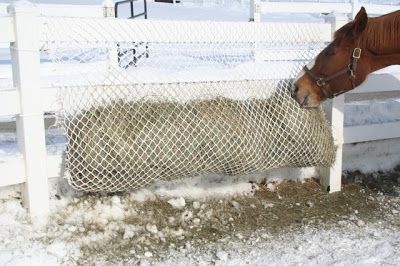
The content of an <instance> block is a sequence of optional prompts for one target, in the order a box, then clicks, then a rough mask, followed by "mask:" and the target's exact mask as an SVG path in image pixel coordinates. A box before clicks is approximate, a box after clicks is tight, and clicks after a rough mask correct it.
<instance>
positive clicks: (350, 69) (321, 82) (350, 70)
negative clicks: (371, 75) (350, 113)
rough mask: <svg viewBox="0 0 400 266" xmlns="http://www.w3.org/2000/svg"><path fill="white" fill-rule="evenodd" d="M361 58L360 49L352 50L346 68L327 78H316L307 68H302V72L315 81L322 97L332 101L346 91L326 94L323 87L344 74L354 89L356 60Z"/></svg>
mask: <svg viewBox="0 0 400 266" xmlns="http://www.w3.org/2000/svg"><path fill="white" fill-rule="evenodd" d="M360 56H361V48H359V47H356V48H354V50H353V54H352V56H351V61H350V63H349V64H348V65H347V67H346V68H344V69H342V70H340V71H339V72H337V73H335V74H333V75H331V76H328V77H321V76H318V75H317V74H315V73H313V72H312V71H311V70H310V69H309V68H308V67H307V66H304V67H303V70H304V71H305V72H306V73H307V74H308V75H309V76H310V77H311V78H312V79H313V80H314V81H315V83H316V84H317V86H318V88H319V89H320V91H321V93H322V95H324V96H325V97H326V98H329V99H332V98H334V97H336V96H338V95H340V94H342V93H345V92H346V91H345V90H343V91H340V92H338V93H331V94H329V93H327V91H326V89H325V85H326V83H327V82H329V81H331V80H333V79H335V78H337V77H340V76H342V75H344V74H348V75H349V79H350V81H351V86H352V89H354V88H355V87H356V85H355V81H356V74H355V72H356V70H357V64H358V59H360Z"/></svg>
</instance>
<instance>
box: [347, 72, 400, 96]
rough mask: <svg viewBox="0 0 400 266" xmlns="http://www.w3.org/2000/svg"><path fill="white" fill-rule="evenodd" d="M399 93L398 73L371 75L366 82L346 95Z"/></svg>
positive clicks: (399, 75)
mask: <svg viewBox="0 0 400 266" xmlns="http://www.w3.org/2000/svg"><path fill="white" fill-rule="evenodd" d="M384 91H400V73H397V74H389V73H384V74H371V75H369V76H368V77H367V80H366V81H365V82H364V83H363V84H361V85H360V86H358V87H357V88H356V89H354V90H352V91H349V92H347V94H359V93H371V92H384Z"/></svg>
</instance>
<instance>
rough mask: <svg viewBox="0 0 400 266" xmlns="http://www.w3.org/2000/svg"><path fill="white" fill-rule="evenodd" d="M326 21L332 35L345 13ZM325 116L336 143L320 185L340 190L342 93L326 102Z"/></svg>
mask: <svg viewBox="0 0 400 266" xmlns="http://www.w3.org/2000/svg"><path fill="white" fill-rule="evenodd" d="M325 20H326V22H329V23H331V25H332V36H333V34H334V33H335V31H336V30H337V29H339V28H340V27H342V26H343V25H344V24H346V23H347V22H348V17H347V16H346V15H337V14H329V15H327V16H326V19H325ZM327 107H328V108H326V116H327V119H328V120H329V121H330V122H331V124H332V134H333V138H334V142H335V145H336V158H335V162H334V164H333V166H332V167H331V168H329V169H328V168H326V169H323V170H322V173H321V185H322V187H323V188H324V189H325V190H326V191H328V192H336V191H340V190H341V186H342V154H343V142H344V141H343V121H344V94H342V95H339V96H337V97H336V98H333V99H332V100H331V101H330V102H328V103H327Z"/></svg>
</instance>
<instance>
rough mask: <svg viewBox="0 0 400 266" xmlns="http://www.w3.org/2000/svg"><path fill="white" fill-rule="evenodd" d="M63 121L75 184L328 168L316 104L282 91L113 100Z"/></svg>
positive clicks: (99, 187)
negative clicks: (300, 103) (240, 96)
mask: <svg viewBox="0 0 400 266" xmlns="http://www.w3.org/2000/svg"><path fill="white" fill-rule="evenodd" d="M177 86H178V87H179V86H181V87H184V86H185V84H181V85H177ZM178 89H179V88H178ZM65 127H66V132H67V138H68V152H67V169H68V171H69V182H70V184H71V185H72V186H73V187H74V188H76V189H78V190H83V191H109V192H114V191H123V190H129V189H132V188H139V187H142V186H144V185H147V184H149V183H151V182H153V181H155V180H159V179H164V180H171V179H176V178H181V177H185V176H197V175H201V174H207V173H216V174H221V175H230V176H232V175H243V174H250V173H254V172H259V171H264V170H267V169H271V168H276V167H285V166H292V167H305V166H324V167H328V166H330V165H331V164H332V163H333V160H334V155H335V147H334V145H333V139H332V136H331V132H330V127H329V125H328V123H327V122H326V121H325V118H324V115H323V113H322V111H321V110H319V109H315V110H303V109H300V108H298V107H297V104H296V103H294V102H293V99H292V98H291V97H290V96H289V93H288V92H287V91H285V90H279V91H278V93H277V94H276V95H274V96H272V97H269V98H267V99H247V100H233V99H229V98H224V97H216V98H213V99H209V100H193V101H189V102H184V103H182V102H173V101H168V100H145V99H142V100H132V101H130V100H122V99H119V100H113V101H110V102H108V103H106V104H104V105H103V106H93V107H91V108H88V109H87V110H86V111H82V112H80V113H78V114H76V115H74V116H72V117H68V118H66V121H65Z"/></svg>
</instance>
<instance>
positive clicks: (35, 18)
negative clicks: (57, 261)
mask: <svg viewBox="0 0 400 266" xmlns="http://www.w3.org/2000/svg"><path fill="white" fill-rule="evenodd" d="M8 13H9V14H10V15H12V16H13V18H14V31H15V40H16V41H15V42H13V43H11V47H10V49H11V62H12V71H13V82H14V87H16V89H17V90H18V92H19V100H20V106H21V110H20V114H19V115H18V116H17V136H18V146H19V149H20V152H21V153H22V154H23V156H24V163H25V176H26V183H25V186H24V188H23V201H24V204H25V205H26V206H27V207H28V208H29V212H30V215H31V218H32V222H35V223H36V222H43V221H46V218H47V215H48V212H49V187H48V180H47V173H46V144H45V129H44V118H43V111H42V102H41V98H42V96H41V91H40V76H39V74H40V54H39V34H40V21H39V12H38V10H37V8H36V7H35V6H34V5H33V4H32V3H30V2H28V1H25V0H22V1H16V2H13V3H12V4H11V5H10V6H8Z"/></svg>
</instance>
